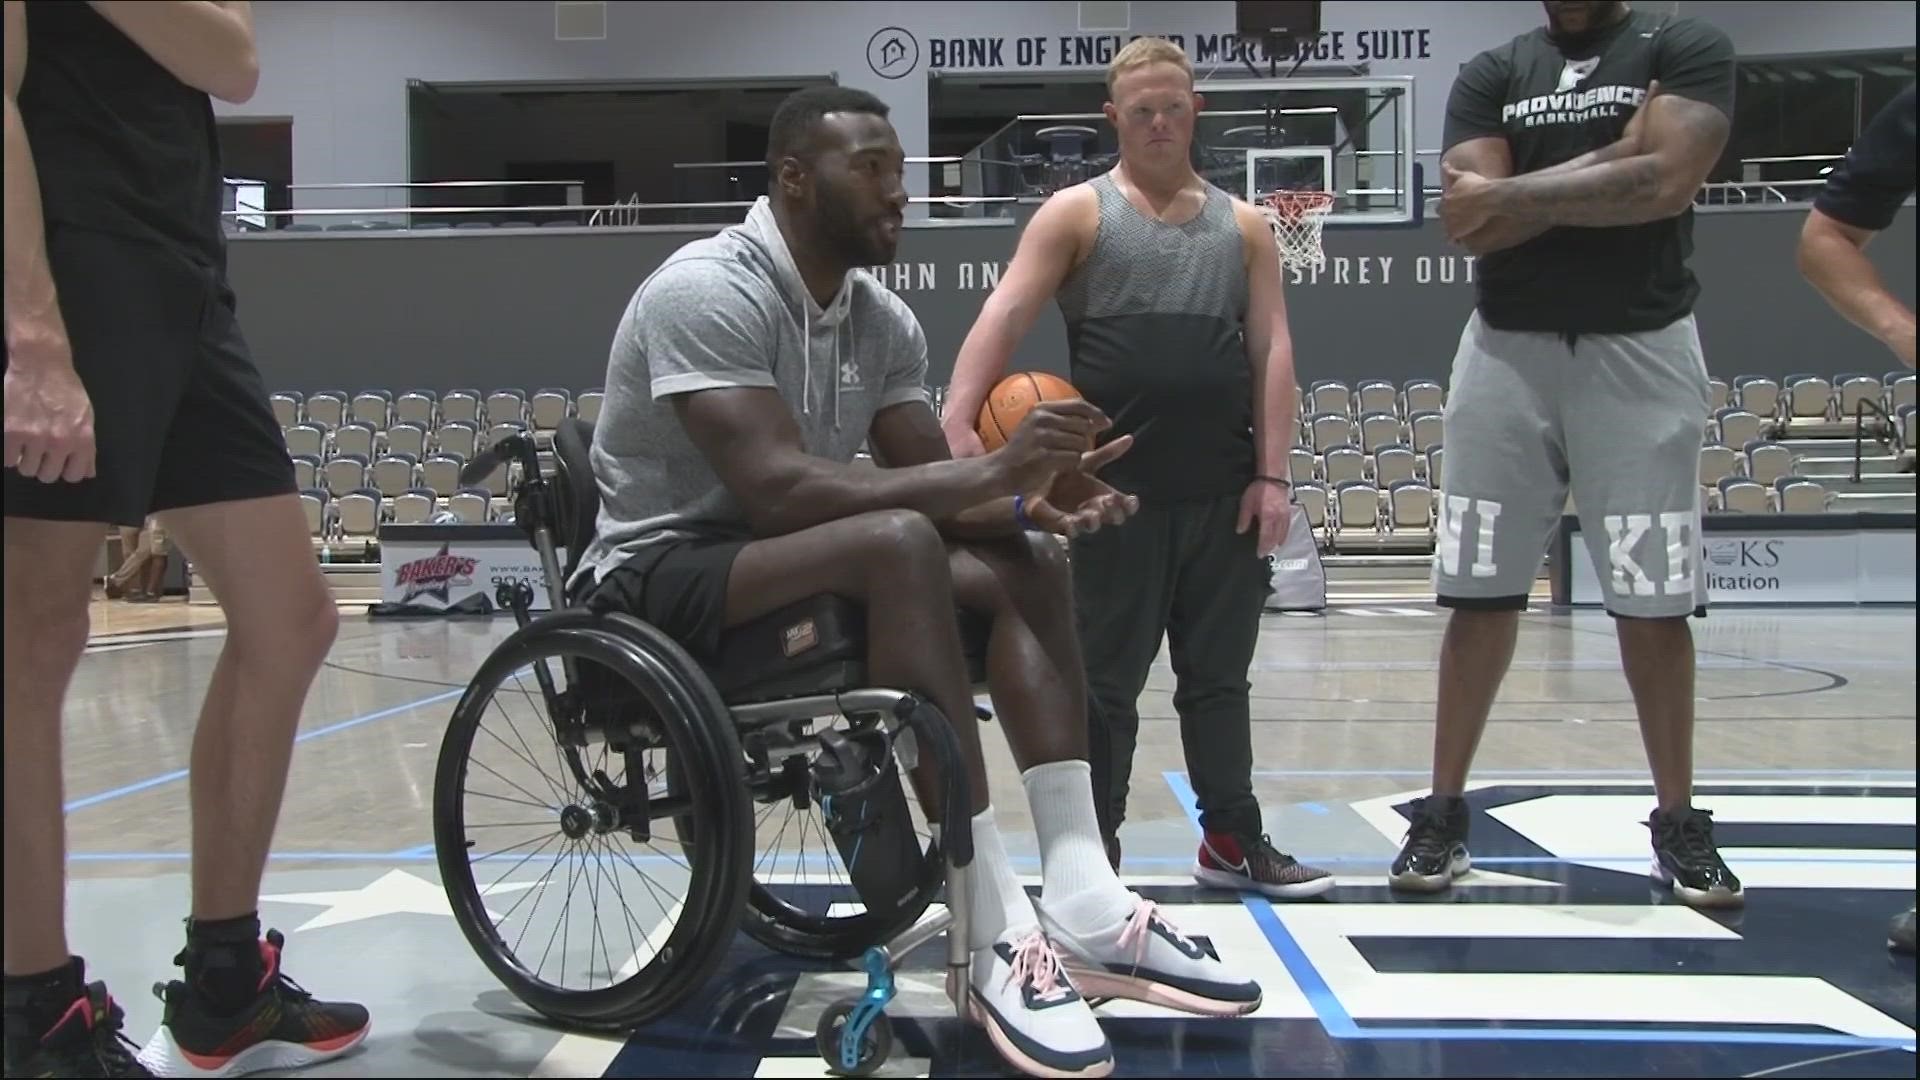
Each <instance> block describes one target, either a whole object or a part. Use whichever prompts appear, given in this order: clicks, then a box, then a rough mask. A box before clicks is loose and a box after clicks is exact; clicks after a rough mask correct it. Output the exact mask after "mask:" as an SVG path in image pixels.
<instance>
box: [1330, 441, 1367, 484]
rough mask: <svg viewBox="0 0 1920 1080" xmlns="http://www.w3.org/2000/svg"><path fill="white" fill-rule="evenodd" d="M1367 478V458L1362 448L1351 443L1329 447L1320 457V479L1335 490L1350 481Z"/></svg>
mask: <svg viewBox="0 0 1920 1080" xmlns="http://www.w3.org/2000/svg"><path fill="white" fill-rule="evenodd" d="M1366 476H1367V458H1366V455H1365V454H1362V453H1361V452H1360V448H1359V447H1357V446H1354V445H1352V444H1350V443H1348V444H1342V445H1339V446H1333V447H1329V448H1328V449H1327V452H1326V453H1325V454H1322V455H1321V456H1320V477H1321V479H1323V480H1325V481H1326V482H1327V485H1328V486H1329V487H1331V488H1333V489H1334V490H1336V491H1337V490H1339V488H1340V485H1341V484H1343V483H1345V482H1346V481H1348V480H1364V479H1366Z"/></svg>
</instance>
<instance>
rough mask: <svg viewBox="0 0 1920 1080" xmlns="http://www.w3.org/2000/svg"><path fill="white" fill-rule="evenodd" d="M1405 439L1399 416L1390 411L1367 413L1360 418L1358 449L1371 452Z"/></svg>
mask: <svg viewBox="0 0 1920 1080" xmlns="http://www.w3.org/2000/svg"><path fill="white" fill-rule="evenodd" d="M1405 441H1406V432H1404V431H1402V430H1401V428H1400V417H1399V416H1398V415H1396V414H1394V413H1390V412H1378V413H1368V414H1366V415H1365V416H1362V417H1361V418H1360V449H1362V450H1364V451H1366V452H1367V453H1369V454H1371V453H1373V452H1374V451H1375V450H1378V449H1380V448H1381V447H1383V446H1393V445H1394V444H1396V443H1402V442H1405Z"/></svg>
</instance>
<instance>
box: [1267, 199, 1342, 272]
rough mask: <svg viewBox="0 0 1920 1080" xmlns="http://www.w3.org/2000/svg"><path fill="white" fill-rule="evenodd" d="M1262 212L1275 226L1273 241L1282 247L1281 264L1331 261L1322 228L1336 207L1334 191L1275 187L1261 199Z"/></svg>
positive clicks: (1317, 263)
mask: <svg viewBox="0 0 1920 1080" xmlns="http://www.w3.org/2000/svg"><path fill="white" fill-rule="evenodd" d="M1260 202H1261V204H1262V213H1264V214H1266V216H1267V224H1268V225H1269V226H1271V227H1272V229H1273V243H1274V246H1275V247H1278V248H1279V249H1280V265H1281V266H1283V267H1284V266H1288V265H1294V266H1299V265H1311V266H1313V267H1314V268H1315V269H1318V268H1320V267H1323V266H1325V265H1326V264H1327V253H1326V252H1325V251H1324V250H1323V249H1322V248H1321V246H1320V229H1321V226H1323V225H1325V224H1326V222H1327V214H1328V212H1329V211H1331V210H1332V209H1333V193H1332V192H1330V191H1275V192H1272V193H1270V194H1268V195H1266V196H1264V197H1263V198H1262V199H1261V200H1260Z"/></svg>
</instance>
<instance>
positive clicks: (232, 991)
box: [0, 0, 367, 1076]
mask: <svg viewBox="0 0 1920 1080" xmlns="http://www.w3.org/2000/svg"><path fill="white" fill-rule="evenodd" d="M5 12H6V30H5V41H6V76H7V80H6V331H7V366H6V443H5V460H4V461H0V466H4V468H0V473H3V474H4V481H5V496H6V679H5V686H6V710H5V711H6V917H5V925H6V1014H5V1015H6V1044H5V1046H6V1051H5V1053H6V1074H7V1075H8V1076H147V1075H151V1074H153V1073H158V1074H160V1075H162V1076H188V1075H191V1076H229V1075H238V1074H240V1073H244V1072H248V1071H255V1070H258V1069H262V1068H289V1067H295V1066H299V1065H305V1064H311V1063H314V1062H317V1061H322V1060H325V1059H327V1058H331V1057H336V1056H338V1055H339V1054H342V1053H344V1052H346V1051H347V1050H349V1049H351V1048H352V1047H354V1046H356V1045H358V1044H359V1043H360V1041H361V1040H362V1039H364V1038H365V1037H366V1033H367V1012H366V1010H365V1009H363V1008H361V1007H360V1006H358V1005H351V1004H331V1003H327V1002H322V1001H319V1000H316V999H314V998H312V997H311V996H309V995H307V994H306V993H305V992H304V991H301V990H299V989H298V988H296V987H295V986H294V985H293V984H292V983H291V982H289V981H288V980H287V978H286V977H285V974H284V973H283V972H282V971H281V968H280V949H281V945H282V944H283V939H282V938H281V936H280V935H279V934H278V933H277V932H272V931H269V932H268V934H267V935H266V939H265V940H262V939H261V934H260V920H259V915H258V910H257V908H258V903H259V890H260V878H261V875H262V872H263V871H264V869H265V866H266V859H267V851H268V845H269V843H270V842H271V841H272V839H273V832H274V825H275V823H276V822H277V820H278V818H279V813H280V799H281V793H282V791H283V789H284V787H285V785H286V779H287V766H288V759H289V757H290V756H291V754H292V751H293V740H294V732H295V730H296V729H297V728H298V726H299V723H300V709H301V704H302V702H303V700H304V699H305V697H306V694H307V687H308V686H309V685H310V684H311V683H312V681H313V677H314V676H315V674H316V673H318V671H319V669H320V664H321V661H322V660H324V659H325V658H326V654H327V650H328V648H329V647H330V646H331V645H332V643H333V636H334V629H335V626H336V624H337V621H338V618H339V616H338V615H337V613H336V612H335V609H334V605H333V598H332V597H331V596H330V595H328V592H327V587H326V582H325V581H324V580H322V579H321V577H320V570H319V565H318V563H317V562H316V560H315V559H314V556H313V548H312V546H311V544H310V542H309V541H308V539H307V523H306V515H305V514H304V513H303V512H302V511H301V509H300V502H299V496H298V494H297V492H296V489H295V487H294V477H293V464H292V462H291V461H290V460H289V459H288V457H287V450H286V444H285V443H284V442H283V441H282V439H281V435H280V428H279V425H278V424H277V423H275V422H274V418H273V413H272V411H271V410H270V409H269V408H268V405H267V395H266V391H265V390H264V389H263V388H262V384H261V380H260V374H259V372H258V371H257V370H255V368H254V365H253V360H252V358H251V356H250V355H249V354H248V351H247V346H246V341H245V339H244V338H243V337H242V335H241V333H240V327H239V324H238V322H237V321H236V320H235V315H234V295H233V291H232V289H231V288H229V287H228V284H227V277H226V247H225V239H224V237H223V235H222V232H221V228H220V206H221V175H220V157H219V146H218V143H217V141H216V138H215V131H214V119H213V107H212V103H211V102H210V101H209V100H208V98H209V95H217V96H219V97H221V98H222V99H224V100H227V101H236V102H238V101H245V100H247V99H248V98H249V97H251V96H252V94H253V90H254V86H255V83H256V81H257V80H258V78H259V67H258V62H257V60H256V58H255V52H254V43H253V22H252V14H251V11H250V9H249V6H248V5H247V4H245V3H211V2H205V0H200V2H190V3H189V2H174V0H138V2H125V3H107V2H101V3H89V4H80V3H44V2H42V3H33V4H25V3H20V2H17V0H7V2H6V6H5ZM149 514H153V515H157V516H158V517H159V518H160V519H161V520H162V521H163V522H164V523H165V524H166V527H167V532H168V533H169V534H171V535H172V537H173V538H174V539H175V540H176V541H177V542H178V543H179V544H180V546H181V547H182V548H184V549H185V550H186V552H187V554H188V556H189V557H190V558H192V559H193V561H194V564H195V565H196V566H197V567H198V568H199V570H200V572H201V573H202V575H203V576H204V577H205V578H206V580H207V582H208V583H209V584H210V585H211V586H212V589H213V592H214V594H215V595H216V596H217V597H218V599H219V601H220V606H221V608H222V611H223V613H224V614H225V616H226V624H227V638H226V643H225V645H224V646H223V647H222V649H221V653H220V660H219V663H217V664H216V665H215V666H214V669H213V677H212V681H211V682H210V684H209V685H208V687H207V694H206V702H205V705H204V706H203V708H202V710H201V713H200V720H199V724H198V725H197V728H196V731H195V735H194V740H193V750H192V763H191V764H192V777H191V779H190V780H189V783H188V791H187V792H185V793H184V794H186V795H187V797H188V798H189V799H190V801H191V804H192V811H193V814H192V829H193V868H192V877H193V882H192V884H193V888H192V893H193V895H192V909H191V912H190V914H191V916H192V917H191V918H190V919H189V920H188V923H187V931H186V948H185V950H184V951H182V952H181V953H180V954H179V955H178V956H177V957H175V959H174V963H175V964H178V965H180V966H182V967H183V968H184V969H185V972H184V976H183V978H182V979H180V980H177V981H174V982H171V983H169V984H167V985H166V986H165V988H164V989H163V990H162V999H163V1000H164V1001H165V1003H166V1005H165V1012H164V1018H163V1020H162V1022H161V1026H160V1030H159V1031H158V1032H157V1033H156V1034H155V1035H154V1037H153V1039H152V1041H151V1042H149V1043H148V1044H147V1047H146V1049H145V1050H144V1051H143V1052H142V1053H141V1054H140V1055H139V1061H136V1060H135V1057H134V1055H133V1054H131V1053H130V1052H129V1050H130V1049H131V1047H130V1044H129V1043H128V1042H127V1041H126V1037H125V1036H124V1035H123V1034H122V1033H121V1023H122V1017H123V1013H122V1011H121V1010H120V1008H119V1007H118V1006H117V1005H115V1004H113V1001H112V999H111V998H110V997H109V996H108V995H107V992H106V988H105V986H104V985H103V984H102V983H100V982H93V983H91V984H88V983H87V982H86V974H85V970H84V965H83V963H82V961H81V959H80V958H79V957H78V956H75V955H73V954H72V953H71V952H70V951H69V948H68V944H67V937H66V932H65V931H66V927H65V923H66V912H65V905H64V899H65V884H66V882H65V854H66V853H65V847H64V841H65V833H64V829H63V826H62V821H63V811H62V808H61V802H62V797H61V785H62V768H61V745H60V743H61V739H60V714H61V707H62V705H63V704H64V699H65V697H66V690H67V685H68V683H69V682H70V680H71V679H72V677H73V672H74V669H75V667H76V666H77V665H78V664H79V662H80V656H81V653H82V652H83V651H84V650H85V648H86V643H87V632H88V622H87V603H88V596H89V592H90V589H89V585H88V581H89V578H90V576H91V574H92V572H93V563H94V559H95V558H96V557H97V556H98V554H99V551H100V544H101V541H102V540H103V539H104V538H105V535H106V532H107V529H108V528H109V527H110V526H112V525H139V524H141V523H142V522H143V521H145V520H146V518H147V516H148V515H149ZM134 696H135V695H134V694H133V693H128V694H126V695H125V700H126V701H127V702H128V703H129V704H130V703H131V702H132V701H133V699H134ZM108 709H109V711H112V706H111V705H109V706H108ZM102 719H103V720H105V722H106V723H108V724H109V726H110V727H114V728H117V727H118V726H119V724H118V723H117V722H124V724H125V726H126V730H127V734H128V737H129V738H131V739H133V740H134V743H133V745H131V746H129V747H125V748H118V750H117V748H114V747H111V746H109V747H108V748H107V750H106V758H105V759H104V760H103V759H101V757H100V754H101V751H100V750H99V749H98V748H82V754H83V755H86V756H80V755H76V756H77V757H80V760H79V766H80V768H82V769H84V770H86V771H87V772H89V773H94V774H96V776H97V778H96V779H95V780H94V781H93V784H94V785H96V786H99V785H103V783H110V782H111V781H107V780H106V779H105V776H103V775H100V774H101V770H108V771H109V772H108V773H107V774H106V775H115V774H116V773H117V775H119V776H120V777H122V778H124V777H125V775H126V773H125V771H124V770H125V769H126V768H127V767H128V765H127V762H126V761H125V760H124V759H126V758H127V757H129V756H135V757H137V756H139V755H140V753H141V751H143V750H144V751H145V752H147V753H148V754H149V755H150V754H152V753H153V752H154V751H155V750H156V749H157V748H159V747H160V746H162V745H163V744H168V743H170V742H171V737H170V736H168V735H157V734H154V733H151V732H145V733H139V734H136V728H137V727H139V726H141V723H140V718H139V717H138V716H137V714H128V715H124V716H120V717H115V718H112V719H106V718H104V717H103V718H102ZM169 750H170V753H169V755H168V756H171V747H169ZM116 751H117V752H116ZM133 767H136V768H138V767H140V766H138V765H135V766H133ZM180 797H181V795H180V794H176V795H175V796H174V798H175V799H179V798H180ZM80 812H82V813H84V812H85V811H80ZM112 936H113V935H112V934H111V932H110V933H109V938H111V937H112Z"/></svg>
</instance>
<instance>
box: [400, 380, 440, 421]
mask: <svg viewBox="0 0 1920 1080" xmlns="http://www.w3.org/2000/svg"><path fill="white" fill-rule="evenodd" d="M393 418H394V420H395V422H397V423H405V424H418V425H419V426H420V427H421V428H422V429H424V430H427V431H431V430H433V425H434V422H435V421H436V420H438V419H439V418H440V406H439V403H438V402H436V401H435V400H434V398H433V395H432V394H429V393H427V392H426V391H425V390H409V391H407V392H406V393H404V394H401V395H400V397H399V398H398V399H397V400H395V401H394V403H393Z"/></svg>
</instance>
